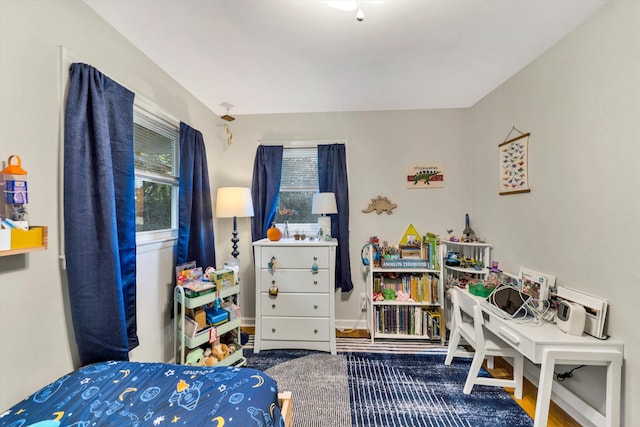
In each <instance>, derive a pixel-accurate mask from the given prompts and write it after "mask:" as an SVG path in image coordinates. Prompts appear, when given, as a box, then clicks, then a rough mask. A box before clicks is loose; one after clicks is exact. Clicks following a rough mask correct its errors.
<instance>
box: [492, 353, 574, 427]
mask: <svg viewBox="0 0 640 427" xmlns="http://www.w3.org/2000/svg"><path fill="white" fill-rule="evenodd" d="M485 369H487V367H486V364H485ZM487 371H488V372H489V373H490V374H491V375H492V376H494V377H496V378H500V377H505V376H508V377H510V376H511V372H512V370H511V365H509V364H508V363H507V362H506V361H505V360H504V359H502V358H500V357H496V358H495V360H494V369H487ZM505 391H506V392H507V393H509V395H510V396H511V398H512V399H514V400H515V402H516V403H517V404H518V405H520V407H521V408H522V409H524V411H525V412H526V413H527V414H528V415H529V416H530V417H531V418H533V416H534V415H535V413H536V396H537V394H538V388H537V387H536V386H534V385H533V384H532V383H531V381H529V380H527V379H526V378H525V379H524V384H523V387H522V400H517V399H515V398H514V397H513V390H512V389H508V388H505ZM547 426H548V427H574V426H576V427H580V423H578V422H576V421H575V420H574V419H573V418H571V417H570V416H569V414H567V413H566V412H565V411H563V410H562V409H561V408H560V407H559V406H558V405H556V404H555V403H553V401H551V406H550V408H549V421H548V422H547Z"/></svg>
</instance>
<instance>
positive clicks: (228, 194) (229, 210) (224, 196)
mask: <svg viewBox="0 0 640 427" xmlns="http://www.w3.org/2000/svg"><path fill="white" fill-rule="evenodd" d="M234 216H236V217H247V216H253V200H252V199H251V190H250V189H248V188H246V187H220V188H218V193H217V195H216V217H217V218H232V217H234Z"/></svg>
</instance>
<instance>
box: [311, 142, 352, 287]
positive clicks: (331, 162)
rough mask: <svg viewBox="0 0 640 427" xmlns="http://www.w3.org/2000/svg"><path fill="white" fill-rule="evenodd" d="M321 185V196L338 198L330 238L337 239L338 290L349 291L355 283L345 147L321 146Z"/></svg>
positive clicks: (319, 153)
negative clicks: (350, 247) (352, 268)
mask: <svg viewBox="0 0 640 427" xmlns="http://www.w3.org/2000/svg"><path fill="white" fill-rule="evenodd" d="M318 186H319V190H320V192H321V193H324V192H331V193H335V195H336V204H337V206H338V213H337V214H332V215H331V236H332V237H335V238H336V239H337V240H338V248H337V250H336V289H338V288H339V289H341V290H342V292H350V291H351V290H352V289H353V281H352V280H351V257H350V256H349V180H348V179H347V157H346V150H345V145H344V144H321V145H318Z"/></svg>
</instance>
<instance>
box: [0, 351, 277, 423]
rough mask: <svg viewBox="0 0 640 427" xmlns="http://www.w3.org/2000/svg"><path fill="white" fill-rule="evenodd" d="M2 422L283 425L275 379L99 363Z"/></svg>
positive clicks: (245, 372) (222, 370)
mask: <svg viewBox="0 0 640 427" xmlns="http://www.w3.org/2000/svg"><path fill="white" fill-rule="evenodd" d="M0 425H1V426H7V427H56V426H59V427H93V426H118V427H120V426H167V427H174V426H176V427H177V426H212V427H223V426H225V427H231V426H241V427H250V426H259V427H271V426H273V427H281V426H284V420H283V418H282V416H281V413H280V408H279V407H278V390H277V384H276V382H275V381H274V380H273V379H272V378H270V377H269V376H268V375H266V374H265V373H263V372H261V371H258V370H255V369H250V368H237V367H227V366H224V367H223V366H220V367H217V366H216V367H200V366H185V365H171V364H165V363H138V362H115V361H112V362H103V363H96V364H92V365H88V366H85V367H83V368H81V369H79V370H77V371H74V372H72V373H70V374H68V375H65V376H63V377H61V378H59V379H58V380H56V381H54V382H53V383H51V384H49V385H47V386H45V387H43V388H42V389H40V390H38V391H37V392H35V393H34V394H32V395H31V396H29V397H27V398H26V399H24V400H22V401H21V402H19V403H18V404H16V405H15V406H13V407H12V408H11V409H9V410H7V411H5V412H4V413H2V414H0Z"/></svg>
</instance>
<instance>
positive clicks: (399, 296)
mask: <svg viewBox="0 0 640 427" xmlns="http://www.w3.org/2000/svg"><path fill="white" fill-rule="evenodd" d="M396 301H402V302H409V301H413V299H411V296H410V295H409V294H408V293H406V292H404V291H403V290H399V291H398V292H397V293H396Z"/></svg>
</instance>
